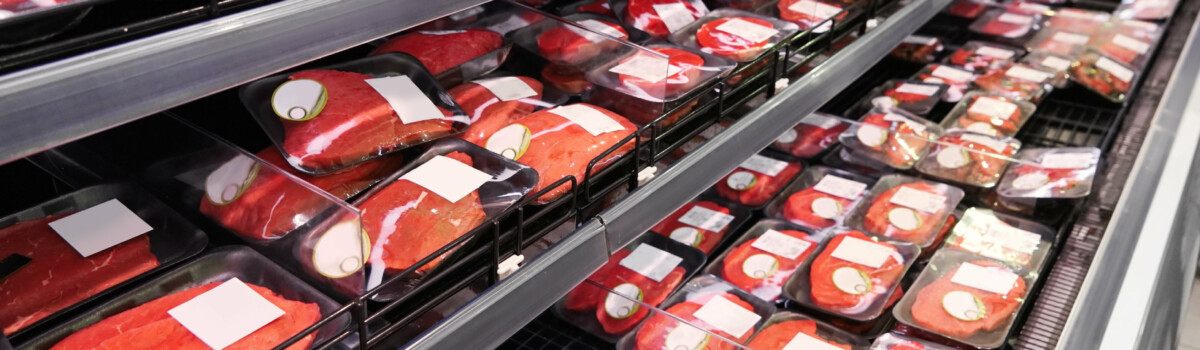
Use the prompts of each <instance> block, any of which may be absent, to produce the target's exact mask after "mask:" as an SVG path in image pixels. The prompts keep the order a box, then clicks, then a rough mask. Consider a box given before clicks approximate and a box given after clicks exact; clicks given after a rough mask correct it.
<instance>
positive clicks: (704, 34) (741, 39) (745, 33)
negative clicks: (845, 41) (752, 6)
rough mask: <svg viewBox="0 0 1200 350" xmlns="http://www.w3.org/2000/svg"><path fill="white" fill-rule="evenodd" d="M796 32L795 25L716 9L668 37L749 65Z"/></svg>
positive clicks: (760, 16)
mask: <svg viewBox="0 0 1200 350" xmlns="http://www.w3.org/2000/svg"><path fill="white" fill-rule="evenodd" d="M798 30H799V27H798V26H797V25H796V24H795V23H791V22H785V21H783V20H779V19H775V18H771V17H766V16H762V15H759V14H755V13H750V12H745V11H739V10H733V9H718V10H716V11H713V12H710V13H708V14H707V15H705V16H704V17H701V18H700V19H697V20H696V21H694V22H692V23H691V24H689V25H688V26H686V27H684V28H683V29H680V30H679V31H674V32H672V33H671V42H673V43H675V44H678V45H683V46H687V47H691V48H695V49H698V50H700V51H703V52H707V53H711V54H714V55H717V56H721V57H725V58H729V59H732V60H734V61H738V62H740V63H745V62H750V61H753V60H754V59H756V58H758V57H759V56H761V55H762V54H763V53H764V52H766V51H767V50H768V49H770V48H771V47H773V46H775V45H777V44H779V43H780V42H782V41H783V39H785V38H787V37H789V36H791V35H792V34H793V33H795V32H796V31H798Z"/></svg>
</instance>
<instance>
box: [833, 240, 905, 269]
mask: <svg viewBox="0 0 1200 350" xmlns="http://www.w3.org/2000/svg"><path fill="white" fill-rule="evenodd" d="M830 256H833V257H835V258H838V259H842V260H845V261H849V262H852V263H855V264H859V265H864V266H868V267H870V268H874V269H878V268H879V267H880V266H883V263H885V262H887V259H888V257H891V256H892V248H890V247H888V246H885V245H882V244H879V243H875V242H871V241H867V240H862V239H858V238H854V237H846V238H845V239H843V240H842V243H841V244H838V246H837V248H833V253H831V254H830Z"/></svg>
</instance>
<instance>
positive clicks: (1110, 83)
mask: <svg viewBox="0 0 1200 350" xmlns="http://www.w3.org/2000/svg"><path fill="white" fill-rule="evenodd" d="M1136 76H1137V71H1136V70H1134V69H1133V68H1132V67H1130V66H1128V65H1126V64H1124V63H1121V62H1120V61H1118V60H1116V59H1113V58H1111V57H1108V56H1105V55H1104V54H1102V53H1100V52H1097V51H1094V50H1090V49H1089V50H1087V51H1084V52H1083V54H1080V55H1079V58H1078V59H1077V60H1076V61H1075V62H1074V63H1072V64H1071V73H1070V77H1071V81H1074V82H1076V83H1079V85H1083V86H1084V87H1087V88H1088V89H1090V90H1092V91H1094V92H1096V93H1097V94H1100V96H1102V97H1104V98H1107V99H1109V100H1111V101H1113V102H1117V103H1121V102H1123V101H1125V97H1126V94H1127V93H1128V92H1129V88H1130V84H1133V82H1134V79H1135V77H1136Z"/></svg>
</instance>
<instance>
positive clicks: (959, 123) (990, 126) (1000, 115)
mask: <svg viewBox="0 0 1200 350" xmlns="http://www.w3.org/2000/svg"><path fill="white" fill-rule="evenodd" d="M954 107H955V108H954V109H953V110H951V111H950V113H949V114H948V115H947V116H946V119H945V121H943V122H942V127H943V128H945V129H947V130H952V129H962V130H966V131H970V132H974V133H979V134H984V135H988V136H999V137H1002V138H1007V137H1013V136H1015V135H1016V134H1017V131H1020V130H1021V127H1022V126H1024V125H1025V123H1026V122H1028V121H1029V118H1030V117H1032V116H1033V112H1034V110H1035V109H1036V108H1037V107H1035V105H1034V104H1033V103H1030V102H1026V101H1018V100H1014V99H1011V98H1007V97H1003V96H997V95H989V94H986V93H982V92H971V93H968V94H967V97H966V98H965V99H964V100H963V101H961V102H959V104H958V105H956V106H954Z"/></svg>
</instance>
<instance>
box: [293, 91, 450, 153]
mask: <svg viewBox="0 0 1200 350" xmlns="http://www.w3.org/2000/svg"><path fill="white" fill-rule="evenodd" d="M372 78H373V77H371V76H369V75H365V74H359V73H351V72H340V71H333V70H307V71H302V72H298V73H296V74H292V76H291V77H289V79H311V80H315V81H317V82H319V83H321V85H323V86H325V89H326V90H327V91H328V96H329V97H328V99H327V102H325V108H324V109H322V110H321V113H320V114H318V115H317V116H316V117H313V119H310V120H306V121H292V120H282V121H281V123H283V130H284V135H285V136H284V137H285V138H284V141H283V150H284V151H285V152H286V153H287V154H288V155H289V158H292V157H294V158H296V160H295V162H297V163H299V164H298V165H300V166H304V167H309V168H317V169H326V168H334V167H339V166H344V165H350V164H355V163H358V162H360V161H362V160H365V159H367V158H370V157H371V156H374V155H377V154H383V153H388V152H390V151H392V150H394V149H397V148H403V147H406V146H410V145H414V144H417V143H421V142H425V141H429V140H432V139H434V138H437V137H440V136H444V135H446V134H449V133H450V132H451V127H452V126H453V125H454V121H453V120H450V119H430V120H424V121H419V122H415V123H411V124H404V122H402V121H400V117H399V116H397V115H396V112H395V111H394V110H392V107H391V105H389V104H388V103H387V100H385V99H384V98H383V96H381V95H379V93H378V92H376V91H375V89H374V88H372V87H371V85H369V84H367V82H366V81H365V80H366V79H372ZM439 109H441V108H439ZM442 113H443V114H444V115H446V116H450V115H451V113H450V111H447V110H444V109H442Z"/></svg>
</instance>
